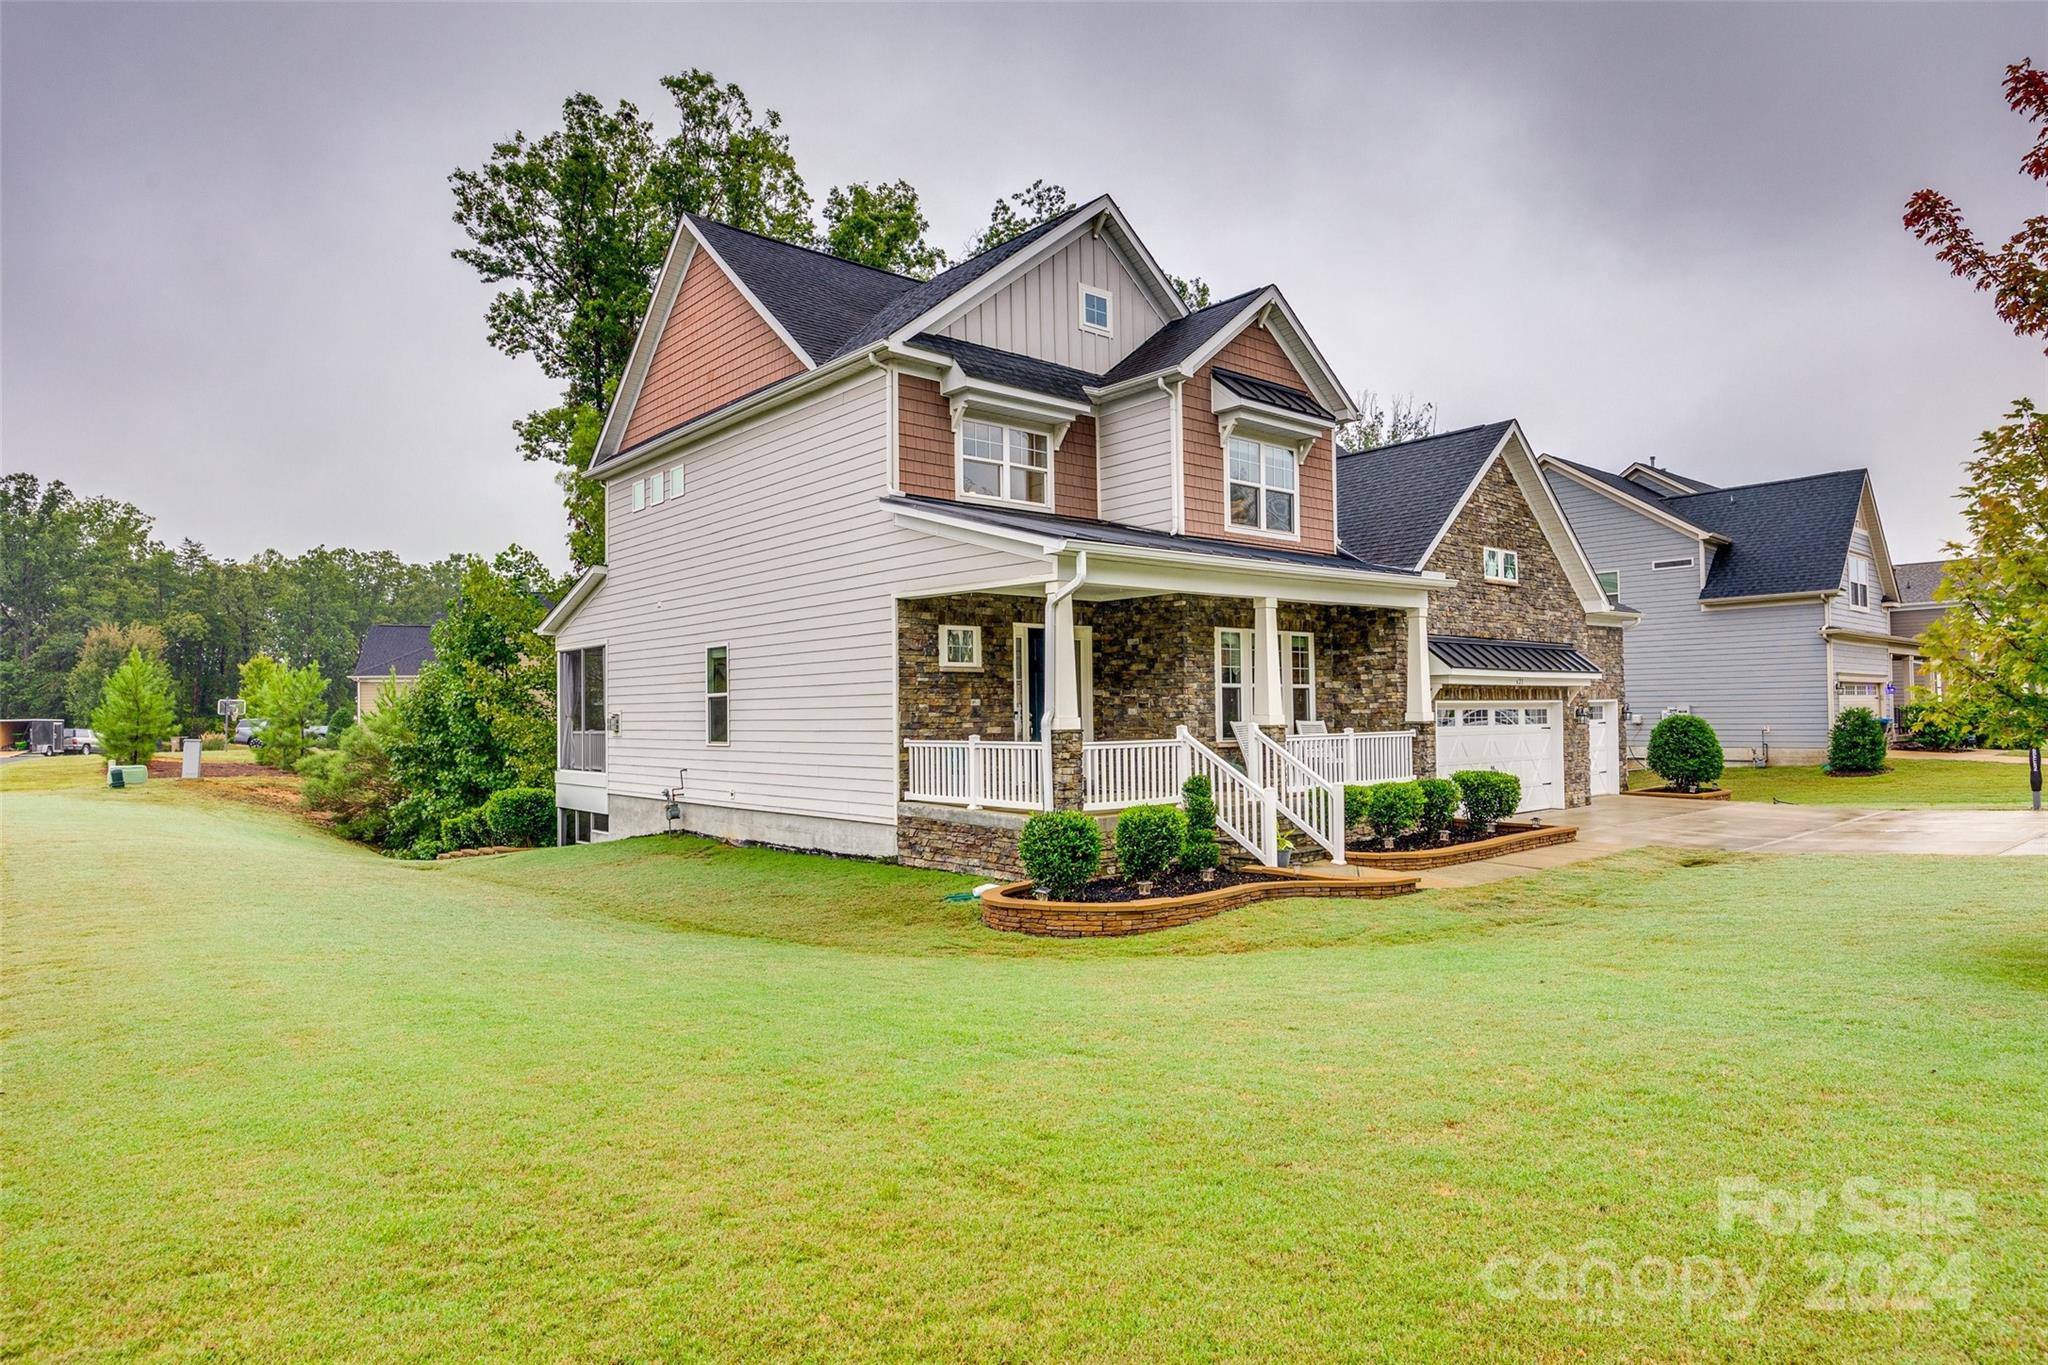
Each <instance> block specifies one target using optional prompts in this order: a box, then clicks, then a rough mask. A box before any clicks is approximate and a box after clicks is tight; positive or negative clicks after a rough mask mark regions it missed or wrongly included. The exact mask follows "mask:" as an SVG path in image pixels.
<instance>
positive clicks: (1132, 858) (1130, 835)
mask: <svg viewBox="0 0 2048 1365" xmlns="http://www.w3.org/2000/svg"><path fill="white" fill-rule="evenodd" d="M1187 839H1188V817H1187V816H1185V815H1183V814H1181V809H1180V807H1179V806H1132V807H1131V808H1130V809H1129V810H1127V811H1125V812H1124V813H1123V814H1122V815H1119V816H1118V817H1117V820H1116V865H1117V868H1118V870H1119V871H1121V872H1122V874H1123V878H1124V880H1125V881H1127V882H1151V881H1157V880H1159V874H1160V873H1162V872H1164V871H1166V869H1167V868H1169V867H1172V866H1173V864H1174V862H1175V860H1176V859H1178V858H1179V857H1180V854H1181V849H1182V848H1183V847H1184V846H1185V845H1186V843H1187Z"/></svg>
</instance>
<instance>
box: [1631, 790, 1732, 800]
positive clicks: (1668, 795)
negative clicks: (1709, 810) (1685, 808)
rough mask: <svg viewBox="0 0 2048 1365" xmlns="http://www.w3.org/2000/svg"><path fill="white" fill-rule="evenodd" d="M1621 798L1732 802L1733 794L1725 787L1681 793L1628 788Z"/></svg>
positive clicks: (1678, 791) (1677, 791)
mask: <svg viewBox="0 0 2048 1365" xmlns="http://www.w3.org/2000/svg"><path fill="white" fill-rule="evenodd" d="M1622 795H1623V796H1660V797H1662V798H1664V799H1665V800H1666V801H1733V800H1734V799H1735V793H1734V792H1733V791H1732V790H1730V789H1729V788H1727V787H1709V788H1707V789H1706V790H1705V791H1697V792H1682V791H1680V790H1678V789H1677V788H1676V787H1630V788H1629V789H1628V790H1627V791H1624V792H1623V793H1622Z"/></svg>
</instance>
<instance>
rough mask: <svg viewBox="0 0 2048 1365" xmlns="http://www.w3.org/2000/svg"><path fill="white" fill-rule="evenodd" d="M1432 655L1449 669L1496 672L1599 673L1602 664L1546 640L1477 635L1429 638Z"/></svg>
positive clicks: (1576, 651)
mask: <svg viewBox="0 0 2048 1365" xmlns="http://www.w3.org/2000/svg"><path fill="white" fill-rule="evenodd" d="M1429 652H1430V653H1431V654H1434V655H1436V657H1437V658H1439V659H1441V660H1443V662H1444V664H1445V665H1446V666H1447V667H1450V668H1483V669H1487V670H1489V671H1491V672H1495V673H1598V672H1599V671H1600V665H1598V664H1596V663H1594V662H1593V661H1592V660H1591V659H1589V658H1587V657H1586V656H1585V655H1583V654H1581V653H1579V651H1578V650H1576V649H1573V648H1572V647H1571V646H1570V645H1555V644H1550V643H1548V642H1547V641H1543V640H1487V639H1482V638H1480V637H1479V636H1476V635H1438V634H1436V633H1435V632H1434V631H1432V632H1431V633H1430V637H1429Z"/></svg>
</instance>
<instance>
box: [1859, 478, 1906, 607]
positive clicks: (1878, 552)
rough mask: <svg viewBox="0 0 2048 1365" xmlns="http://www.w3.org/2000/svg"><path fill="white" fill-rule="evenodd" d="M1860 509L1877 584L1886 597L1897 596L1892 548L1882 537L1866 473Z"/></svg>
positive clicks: (1874, 493)
mask: <svg viewBox="0 0 2048 1365" xmlns="http://www.w3.org/2000/svg"><path fill="white" fill-rule="evenodd" d="M1862 511H1863V521H1864V524H1865V525H1867V526H1868V527H1869V528H1870V550H1871V555H1870V557H1871V558H1872V559H1874V560H1876V561H1877V572H1878V586H1879V587H1881V588H1883V589H1884V592H1885V595H1886V596H1887V597H1897V596H1898V595H1899V578H1898V575H1897V574H1896V573H1895V572H1893V569H1892V550H1891V546H1890V544H1889V543H1888V542H1886V540H1885V538H1884V521H1883V519H1882V518H1880V517H1879V516H1878V514H1877V489H1876V488H1875V487H1874V486H1872V484H1871V481H1870V476H1869V475H1868V474H1865V475H1864V476H1863V496H1862Z"/></svg>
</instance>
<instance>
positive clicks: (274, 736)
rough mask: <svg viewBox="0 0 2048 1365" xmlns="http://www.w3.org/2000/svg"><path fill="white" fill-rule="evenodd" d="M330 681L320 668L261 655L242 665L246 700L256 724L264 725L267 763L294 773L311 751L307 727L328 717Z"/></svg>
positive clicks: (265, 759)
mask: <svg viewBox="0 0 2048 1365" xmlns="http://www.w3.org/2000/svg"><path fill="white" fill-rule="evenodd" d="M326 692H327V679H326V678H324V677H322V676H321V675H320V665H318V664H314V663H308V664H301V665H300V666H299V667H297V668H293V667H292V666H291V665H290V664H286V663H282V662H280V661H278V660H277V659H273V658H272V657H270V656H269V655H268V654H259V655H257V656H256V657H255V658H253V659H251V660H249V661H248V662H247V663H245V664H243V665H242V699H243V701H244V702H246V703H247V705H248V708H249V716H250V718H251V719H252V720H260V721H262V722H263V761H264V762H265V763H270V764H274V765H275V766H277V767H280V768H285V769H291V768H295V767H297V766H298V762H299V760H300V759H301V758H303V757H305V754H306V750H307V749H308V748H309V747H310V746H309V744H308V743H307V739H306V727H307V726H309V725H318V724H320V723H321V722H322V721H323V720H325V719H326V717H327V706H326V703H325V701H323V700H322V699H323V697H324V696H325V695H326Z"/></svg>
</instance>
